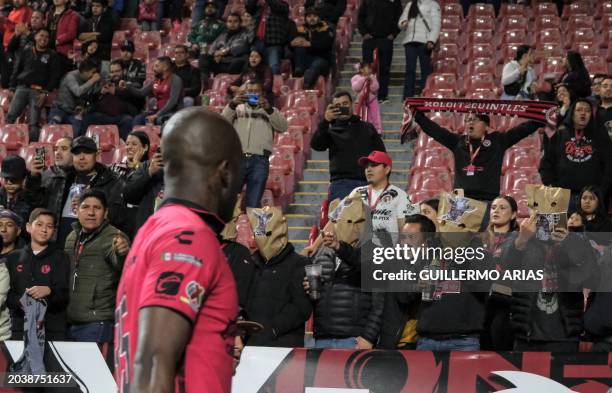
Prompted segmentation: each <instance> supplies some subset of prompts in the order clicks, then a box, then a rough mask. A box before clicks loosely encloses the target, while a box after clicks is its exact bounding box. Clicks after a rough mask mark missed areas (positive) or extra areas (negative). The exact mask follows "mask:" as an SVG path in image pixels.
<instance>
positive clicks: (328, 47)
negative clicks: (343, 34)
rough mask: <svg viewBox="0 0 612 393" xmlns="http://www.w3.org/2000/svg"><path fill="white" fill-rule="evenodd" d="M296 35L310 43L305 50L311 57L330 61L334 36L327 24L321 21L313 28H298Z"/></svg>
mask: <svg viewBox="0 0 612 393" xmlns="http://www.w3.org/2000/svg"><path fill="white" fill-rule="evenodd" d="M297 35H298V37H302V38H305V39H306V40H307V41H309V42H310V46H309V47H308V48H307V49H308V53H309V54H310V55H311V56H317V57H322V58H324V59H326V60H331V55H332V49H333V47H334V36H335V35H334V30H333V29H332V28H331V27H330V26H329V25H328V24H327V22H324V21H321V22H319V23H318V24H317V25H315V26H308V25H304V26H300V27H299V28H298V30H297Z"/></svg>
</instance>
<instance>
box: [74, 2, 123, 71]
mask: <svg viewBox="0 0 612 393" xmlns="http://www.w3.org/2000/svg"><path fill="white" fill-rule="evenodd" d="M117 22H118V18H117V16H116V15H115V14H114V11H113V10H112V8H111V9H109V8H108V2H107V0H92V1H91V17H90V18H89V19H87V20H86V21H85V25H86V27H85V29H84V30H85V32H83V33H81V34H79V40H80V41H83V42H87V41H92V40H94V41H97V42H98V45H99V47H100V49H99V51H100V57H101V59H102V60H105V61H109V60H110V57H111V46H112V43H113V33H114V31H115V30H116V28H117V27H118V26H117V24H118V23H117Z"/></svg>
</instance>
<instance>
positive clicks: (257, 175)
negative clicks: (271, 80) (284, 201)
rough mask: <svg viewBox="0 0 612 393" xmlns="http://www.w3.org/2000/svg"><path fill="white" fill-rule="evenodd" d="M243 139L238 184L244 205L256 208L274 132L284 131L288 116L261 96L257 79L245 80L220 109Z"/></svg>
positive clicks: (267, 167)
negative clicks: (241, 90) (241, 89)
mask: <svg viewBox="0 0 612 393" xmlns="http://www.w3.org/2000/svg"><path fill="white" fill-rule="evenodd" d="M222 115H223V117H225V118H226V119H227V120H228V121H229V122H230V123H232V124H233V126H234V128H235V129H236V131H237V132H238V136H239V137H240V142H242V152H243V157H242V163H241V166H240V176H241V179H242V181H241V184H245V183H246V196H245V202H246V206H247V207H259V206H260V205H261V197H262V195H263V192H264V190H265V188H266V181H267V180H268V170H269V165H270V163H269V162H268V157H269V156H270V154H272V142H273V136H274V135H273V134H274V132H285V131H286V130H287V127H288V126H287V119H285V117H284V116H283V114H282V113H281V112H279V110H278V109H276V108H274V107H273V106H272V105H271V104H270V102H268V100H267V99H266V98H265V97H264V94H263V87H262V84H261V82H259V81H248V82H247V83H246V90H245V94H240V95H237V96H236V97H234V99H233V100H232V101H231V102H230V103H229V104H227V105H226V106H225V108H223V113H222Z"/></svg>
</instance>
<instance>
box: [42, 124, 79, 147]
mask: <svg viewBox="0 0 612 393" xmlns="http://www.w3.org/2000/svg"><path fill="white" fill-rule="evenodd" d="M72 136H73V131H72V126H71V125H70V124H45V125H44V126H42V129H41V130H40V136H39V137H38V140H39V141H40V142H45V143H51V144H52V145H55V142H57V141H58V140H60V139H62V138H63V137H70V138H72Z"/></svg>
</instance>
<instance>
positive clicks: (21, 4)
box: [2, 0, 32, 50]
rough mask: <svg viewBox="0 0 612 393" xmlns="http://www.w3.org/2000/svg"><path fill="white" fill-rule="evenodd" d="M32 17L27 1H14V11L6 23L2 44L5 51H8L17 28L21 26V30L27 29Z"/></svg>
mask: <svg viewBox="0 0 612 393" xmlns="http://www.w3.org/2000/svg"><path fill="white" fill-rule="evenodd" d="M31 17H32V9H31V8H30V7H29V6H28V5H27V2H26V1H25V0H13V9H12V10H11V12H9V14H8V16H7V17H6V19H5V21H4V34H3V35H2V44H3V45H4V49H5V50H6V49H8V46H9V43H10V42H11V39H12V38H13V36H14V35H15V33H16V30H17V26H19V28H20V30H24V29H26V28H27V27H26V25H27V23H28V22H29V21H30V18H31Z"/></svg>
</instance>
